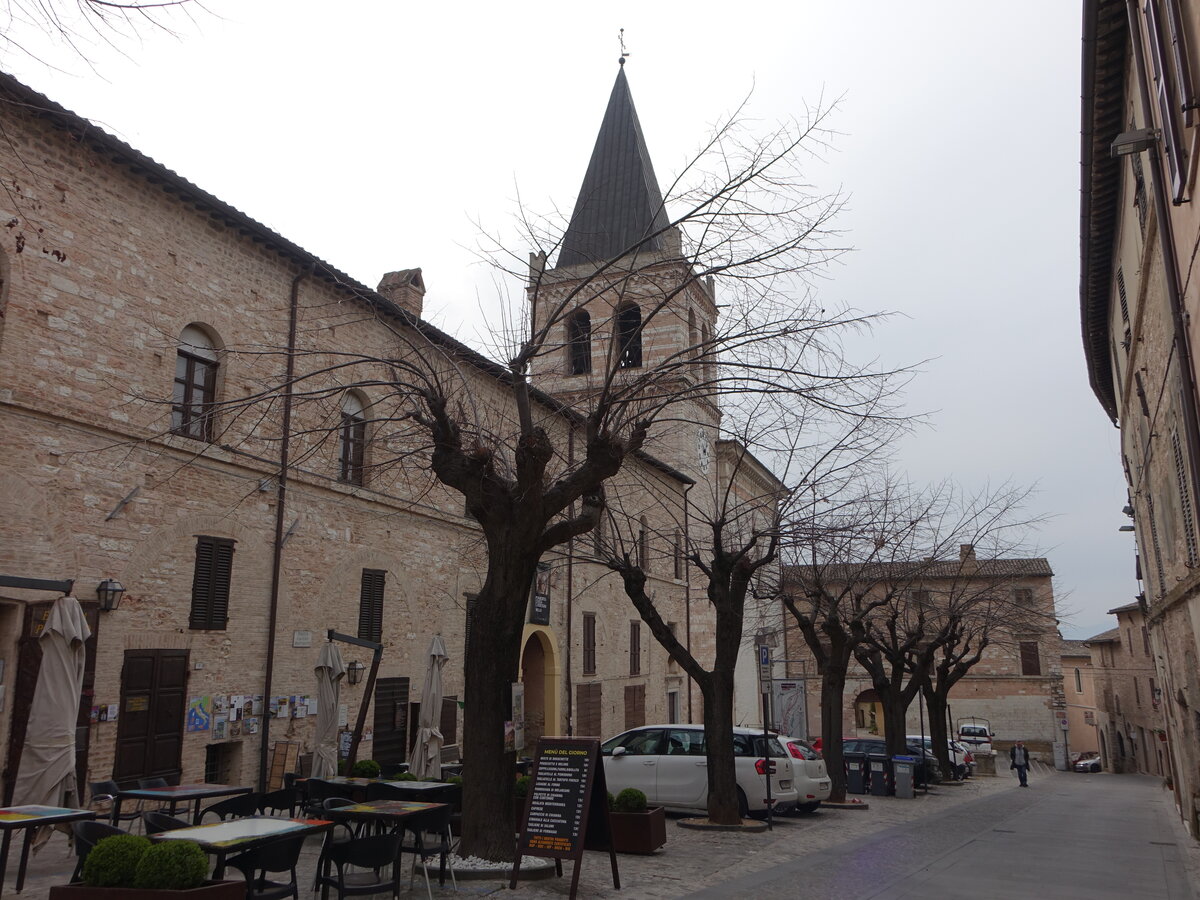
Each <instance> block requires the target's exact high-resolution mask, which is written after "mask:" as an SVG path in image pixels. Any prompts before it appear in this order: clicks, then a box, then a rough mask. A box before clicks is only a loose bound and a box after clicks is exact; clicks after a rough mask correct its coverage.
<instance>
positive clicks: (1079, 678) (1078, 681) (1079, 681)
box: [1075, 667, 1083, 694]
mask: <svg viewBox="0 0 1200 900" xmlns="http://www.w3.org/2000/svg"><path fill="white" fill-rule="evenodd" d="M1075 693H1077V694H1082V693H1083V673H1082V672H1080V671H1079V668H1078V667H1076V668H1075Z"/></svg>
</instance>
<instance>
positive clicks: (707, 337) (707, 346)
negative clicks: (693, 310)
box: [700, 325, 713, 381]
mask: <svg viewBox="0 0 1200 900" xmlns="http://www.w3.org/2000/svg"><path fill="white" fill-rule="evenodd" d="M711 344H712V332H711V331H709V329H708V326H707V325H701V326H700V355H701V357H702V358H703V360H704V362H703V364H702V365H703V367H704V379H705V381H707V380H709V379H711V378H712V376H713V359H712V347H711Z"/></svg>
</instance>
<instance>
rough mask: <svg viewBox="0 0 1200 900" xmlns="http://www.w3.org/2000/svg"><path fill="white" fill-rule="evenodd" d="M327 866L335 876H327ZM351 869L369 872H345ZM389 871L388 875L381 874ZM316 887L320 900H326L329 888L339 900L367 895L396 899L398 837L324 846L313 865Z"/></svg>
mask: <svg viewBox="0 0 1200 900" xmlns="http://www.w3.org/2000/svg"><path fill="white" fill-rule="evenodd" d="M331 863H332V864H333V866H334V868H335V869H336V870H337V871H336V874H335V873H331V872H329V865H330V864H331ZM351 866H354V867H356V868H361V869H369V870H370V871H368V872H348V871H346V870H347V869H348V868H349V867H351ZM389 867H390V869H391V871H390V873H387V872H385V871H384V870H385V869H388V868H389ZM317 884H318V885H320V887H321V900H328V898H329V889H330V888H331V887H332V888H335V889H336V890H337V892H338V898H339V900H341V898H342V897H361V896H365V895H367V894H382V893H391V895H392V896H393V897H396V896H399V894H400V835H399V834H377V835H372V836H371V837H364V838H358V839H357V840H354V841H337V842H328V843H326V845H325V849H324V850H323V851H322V852H321V861H320V862H319V863H318V864H317Z"/></svg>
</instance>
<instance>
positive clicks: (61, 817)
mask: <svg viewBox="0 0 1200 900" xmlns="http://www.w3.org/2000/svg"><path fill="white" fill-rule="evenodd" d="M94 818H96V811H95V810H93V809H63V808H62V807H60V806H36V805H34V806H9V807H7V808H5V809H0V830H3V831H4V839H3V841H2V842H0V894H3V893H4V876H5V873H6V872H7V871H8V847H9V844H10V843H11V842H12V833H13V832H14V831H16V830H17V829H19V828H23V829H25V842H24V843H23V844H22V845H21V864H20V866H18V867H17V893H18V894H19V893H20V892H21V889H22V888H24V887H25V866H26V864H27V863H28V862H29V846H30V844H32V843H33V834H34V832H35V831H36V830H37V829H38V828H40V827H42V826H43V825H57V824H58V823H60V822H75V821H78V820H79V819H94Z"/></svg>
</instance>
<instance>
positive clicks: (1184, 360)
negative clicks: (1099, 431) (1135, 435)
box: [1125, 0, 1200, 599]
mask: <svg viewBox="0 0 1200 900" xmlns="http://www.w3.org/2000/svg"><path fill="white" fill-rule="evenodd" d="M1125 9H1126V12H1127V13H1128V15H1129V38H1130V43H1131V44H1132V45H1133V61H1134V66H1135V67H1136V72H1137V83H1138V91H1139V94H1140V98H1141V101H1142V109H1143V112H1144V115H1145V116H1146V119H1147V124H1151V125H1152V124H1153V117H1152V116H1151V113H1150V111H1151V110H1153V109H1154V108H1155V107H1154V106H1153V105H1152V103H1151V100H1150V87H1149V76H1148V74H1147V71H1146V54H1145V51H1144V50H1143V49H1142V32H1141V19H1140V16H1139V14H1138V4H1137V0H1125ZM1160 147H1161V144H1160V145H1156V146H1155V148H1154V149H1153V151H1152V152H1151V153H1150V154H1149V156H1150V171H1151V174H1152V178H1151V181H1152V183H1153V191H1152V193H1153V194H1154V218H1155V219H1156V220H1157V225H1158V243H1159V245H1160V246H1161V247H1162V255H1163V267H1164V268H1165V269H1166V270H1167V278H1166V282H1167V304H1168V305H1169V306H1170V308H1171V324H1172V326H1173V327H1172V330H1173V331H1174V335H1173V337H1174V352H1175V358H1176V360H1177V362H1178V365H1179V373H1180V377H1181V378H1182V379H1183V390H1182V391H1180V392H1179V393H1180V396H1181V399H1182V401H1183V403H1182V405H1183V421H1184V424H1185V426H1186V427H1187V448H1188V452H1187V456H1188V469H1189V471H1190V473H1191V476H1192V478H1191V481H1192V515H1193V516H1195V515H1196V514H1197V513H1200V459H1198V458H1197V454H1196V440H1197V438H1198V437H1200V426H1198V424H1197V423H1198V422H1200V417H1198V416H1197V412H1196V378H1195V372H1194V371H1193V370H1192V353H1191V348H1190V346H1189V342H1188V336H1187V328H1186V325H1185V324H1184V323H1185V315H1186V313H1185V311H1184V308H1183V291H1182V290H1181V289H1180V285H1179V259H1178V257H1176V255H1175V239H1174V238H1175V235H1174V229H1173V227H1172V222H1171V219H1170V217H1169V215H1168V212H1169V209H1168V201H1167V182H1166V178H1165V176H1164V173H1163V162H1162V153H1161V152H1160V149H1159V148H1160ZM1160 599H1162V598H1160Z"/></svg>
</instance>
